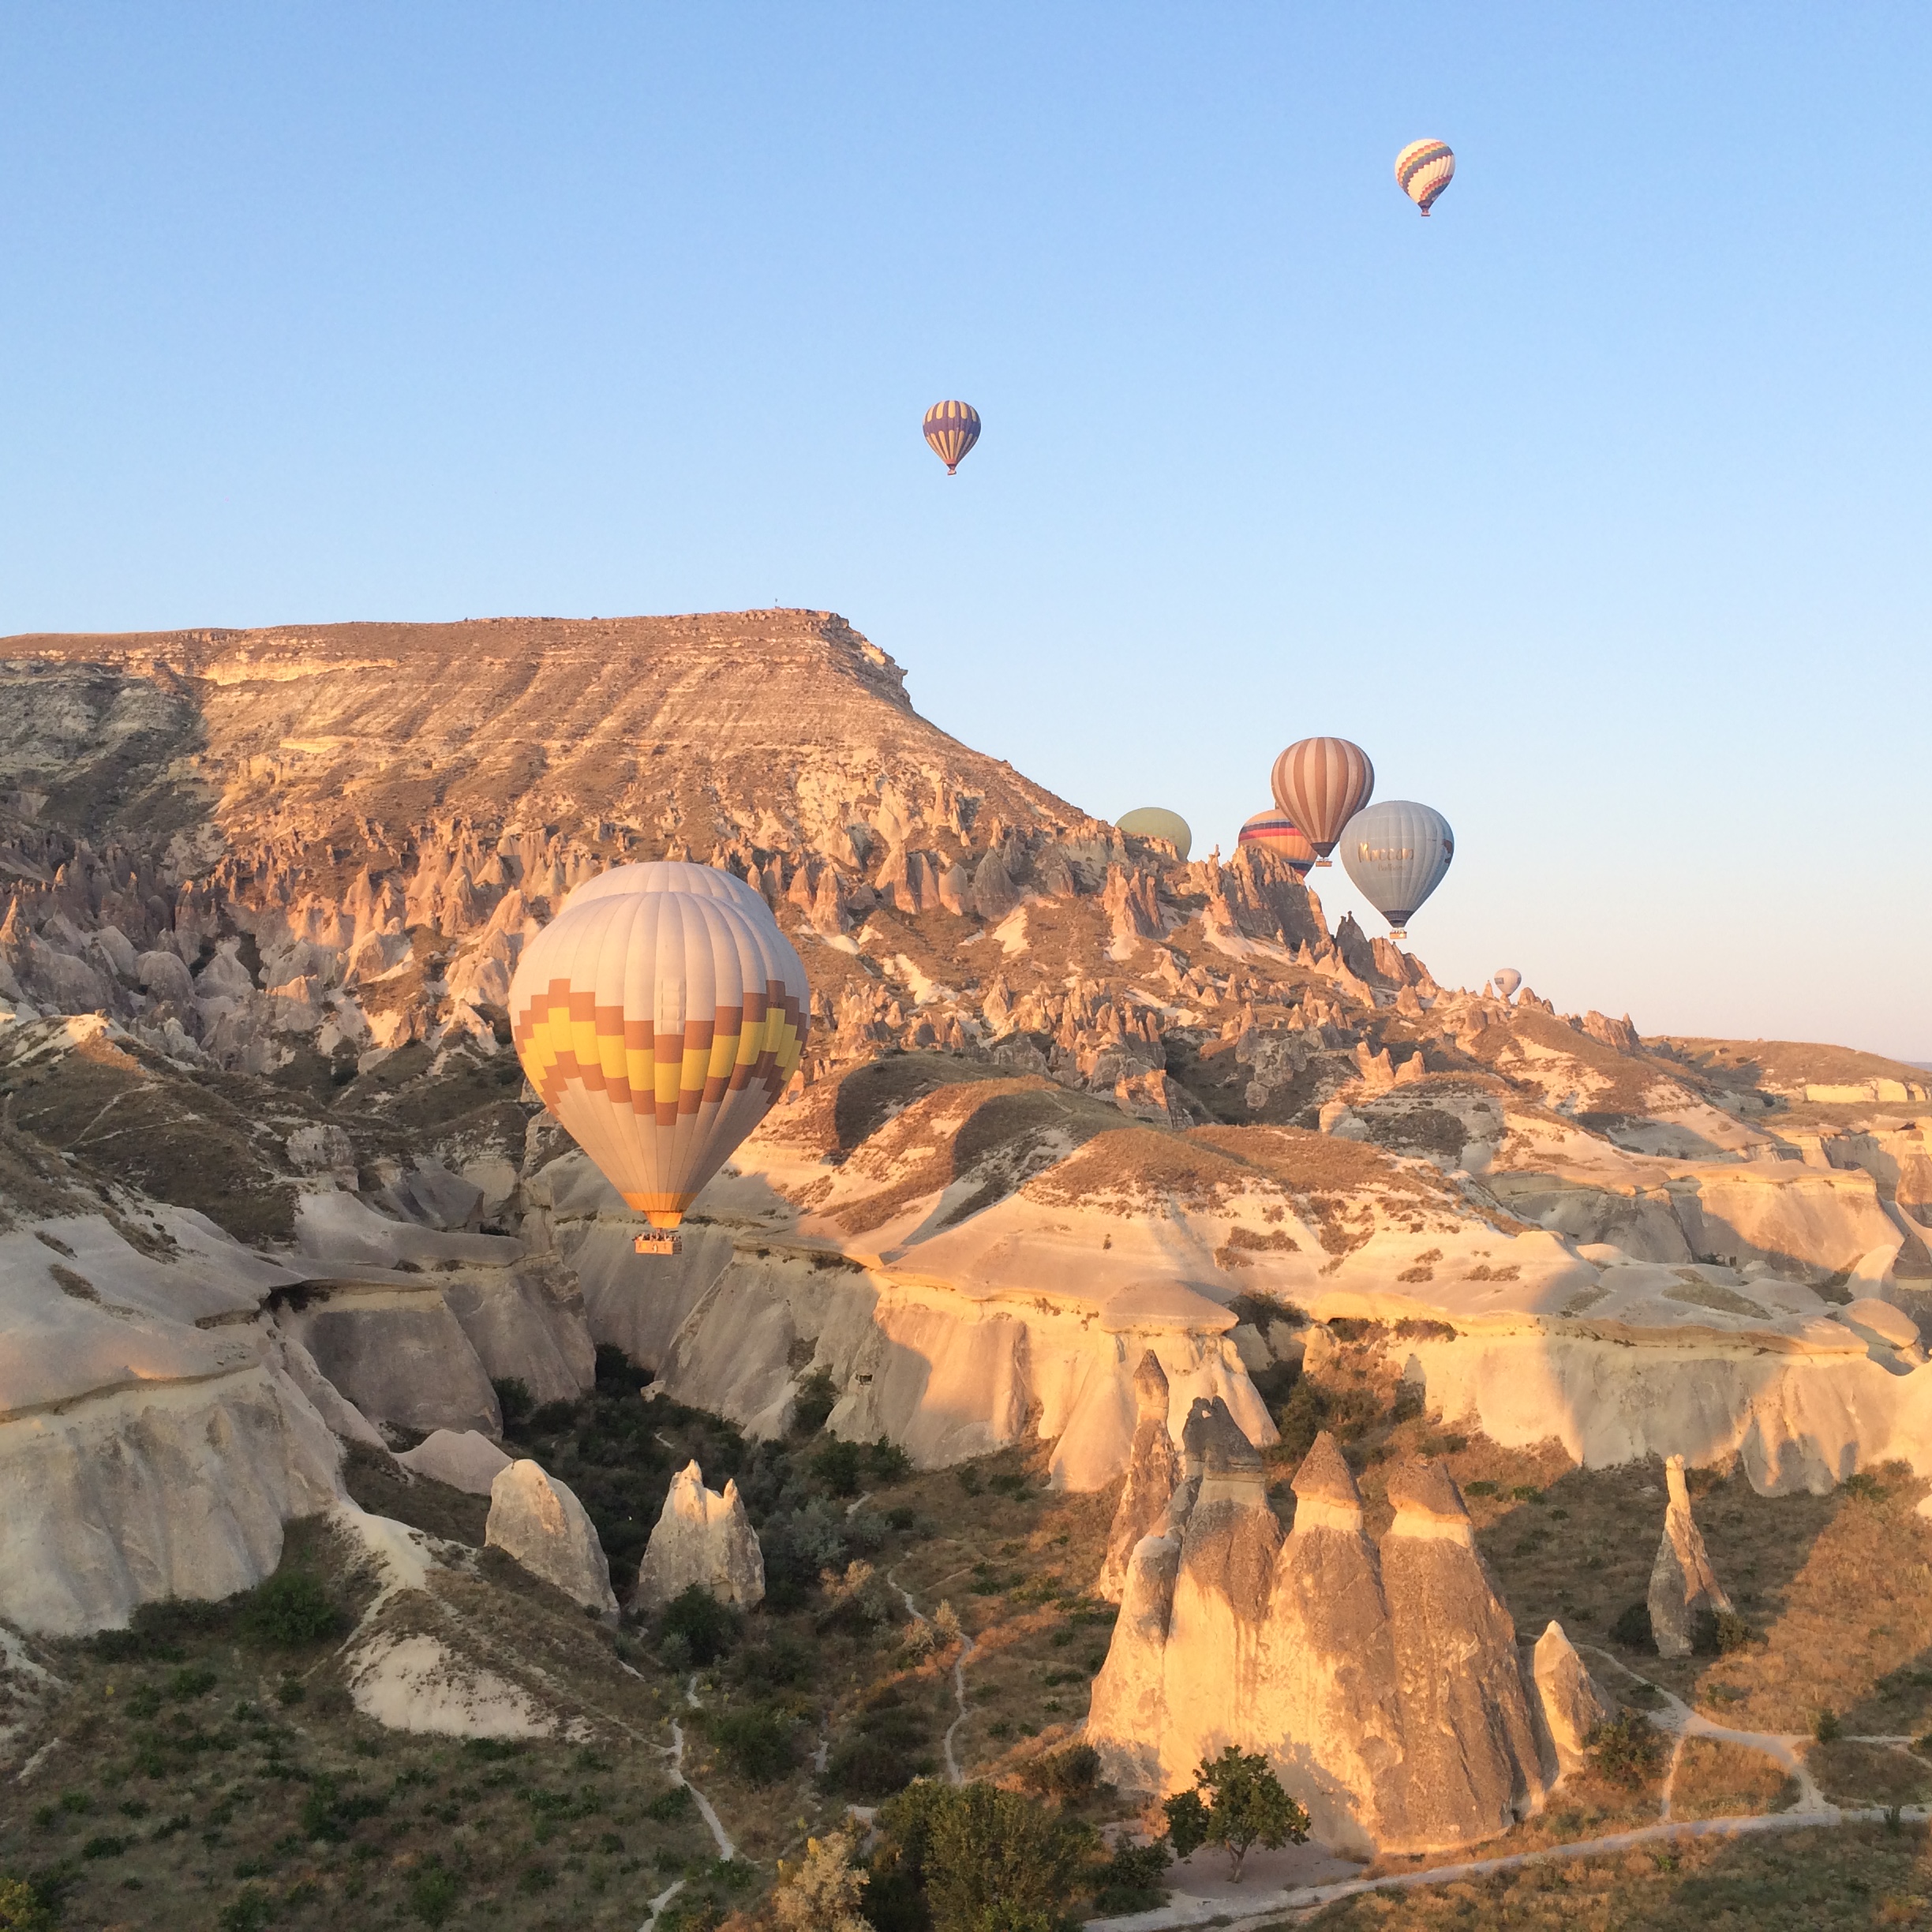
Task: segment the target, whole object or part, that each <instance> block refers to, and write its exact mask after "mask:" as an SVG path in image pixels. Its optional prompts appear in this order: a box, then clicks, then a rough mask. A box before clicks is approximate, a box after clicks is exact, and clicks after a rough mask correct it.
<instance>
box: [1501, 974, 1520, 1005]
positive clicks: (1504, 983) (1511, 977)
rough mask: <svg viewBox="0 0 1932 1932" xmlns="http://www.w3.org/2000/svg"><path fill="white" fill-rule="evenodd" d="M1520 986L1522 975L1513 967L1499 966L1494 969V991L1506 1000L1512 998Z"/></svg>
mask: <svg viewBox="0 0 1932 1932" xmlns="http://www.w3.org/2000/svg"><path fill="white" fill-rule="evenodd" d="M1521 985H1522V974H1521V973H1519V972H1518V971H1517V970H1516V968H1515V967H1514V966H1499V967H1498V968H1496V990H1497V991H1498V992H1499V993H1500V994H1502V995H1503V998H1505V999H1506V1000H1507V999H1511V998H1514V997H1515V992H1516V989H1517V988H1518V987H1519V986H1521Z"/></svg>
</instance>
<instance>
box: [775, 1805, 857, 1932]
mask: <svg viewBox="0 0 1932 1932" xmlns="http://www.w3.org/2000/svg"><path fill="white" fill-rule="evenodd" d="M852 1848H853V1847H852V1833H851V1832H850V1831H849V1830H848V1829H847V1828H846V1827H844V1826H843V1825H841V1827H840V1828H839V1829H837V1831H835V1832H833V1833H829V1835H828V1836H827V1837H823V1838H808V1839H807V1840H806V1841H805V1855H804V1857H803V1859H801V1860H800V1861H799V1863H797V1864H796V1865H788V1864H787V1863H784V1861H783V1860H782V1859H781V1861H780V1863H779V1866H778V1889H777V1890H776V1891H775V1892H773V1894H772V1916H773V1918H774V1919H777V1921H778V1923H779V1926H780V1927H781V1932H871V1926H870V1925H869V1924H868V1923H867V1920H866V1918H865V1916H864V1915H863V1912H861V1911H860V1910H859V1894H860V1893H862V1892H863V1891H864V1889H865V1888H866V1885H867V1874H866V1873H865V1872H863V1871H862V1870H859V1868H858V1867H857V1866H855V1865H854V1864H853V1863H852Z"/></svg>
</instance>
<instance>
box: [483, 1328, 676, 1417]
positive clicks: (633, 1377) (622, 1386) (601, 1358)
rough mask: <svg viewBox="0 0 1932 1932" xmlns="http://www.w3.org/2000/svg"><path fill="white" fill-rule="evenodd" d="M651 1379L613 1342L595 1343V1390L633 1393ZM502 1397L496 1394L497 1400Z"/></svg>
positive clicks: (623, 1393) (620, 1395)
mask: <svg viewBox="0 0 1932 1932" xmlns="http://www.w3.org/2000/svg"><path fill="white" fill-rule="evenodd" d="M650 1379H651V1372H650V1370H649V1369H648V1368H639V1367H638V1365H637V1364H636V1363H635V1362H634V1361H632V1360H631V1357H629V1356H628V1355H627V1354H625V1353H624V1352H623V1350H622V1349H620V1347H618V1346H617V1345H616V1342H599V1343H598V1344H597V1393H598V1394H599V1395H614V1396H617V1397H619V1398H623V1397H626V1396H633V1395H636V1394H637V1392H638V1390H639V1389H641V1388H642V1387H644V1385H645V1383H647V1382H649V1381H650ZM502 1399H503V1398H502V1395H500V1394H499V1395H498V1396H497V1400H498V1402H501V1401H502Z"/></svg>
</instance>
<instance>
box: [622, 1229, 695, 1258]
mask: <svg viewBox="0 0 1932 1932" xmlns="http://www.w3.org/2000/svg"><path fill="white" fill-rule="evenodd" d="M631 1248H632V1249H633V1250H634V1252H636V1253H638V1254H648V1255H675V1254H682V1253H683V1252H684V1241H683V1236H681V1235H678V1234H657V1233H655V1232H653V1233H652V1234H640V1235H639V1236H638V1237H637V1239H636V1240H635V1241H633V1242H632V1243H631Z"/></svg>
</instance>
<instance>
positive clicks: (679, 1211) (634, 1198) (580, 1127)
mask: <svg viewBox="0 0 1932 1932" xmlns="http://www.w3.org/2000/svg"><path fill="white" fill-rule="evenodd" d="M510 1019H511V1028H512V1032H513V1035H514V1037H515V1041H516V1049H517V1053H518V1055H519V1058H521V1059H522V1062H523V1070H524V1072H525V1073H527V1074H528V1075H529V1076H530V1084H531V1085H532V1086H533V1087H534V1088H536V1089H537V1094H538V1095H539V1096H540V1097H541V1099H542V1100H543V1103H544V1104H545V1106H547V1107H549V1110H550V1111H551V1112H552V1114H555V1115H556V1117H557V1118H558V1119H559V1120H560V1121H562V1122H563V1124H564V1126H565V1127H566V1128H567V1129H569V1131H570V1133H571V1137H572V1138H573V1139H574V1140H575V1141H576V1142H577V1144H578V1146H579V1147H581V1148H582V1149H583V1151H585V1152H586V1154H588V1155H590V1158H591V1159H592V1160H593V1161H594V1162H595V1163H597V1166H598V1168H599V1170H601V1172H602V1174H603V1175H604V1178H605V1179H606V1180H607V1181H609V1182H610V1184H611V1185H612V1187H614V1188H616V1190H617V1192H618V1193H620V1194H621V1195H622V1196H623V1198H624V1201H625V1203H626V1204H627V1206H629V1207H633V1208H635V1209H637V1210H638V1211H640V1212H641V1213H642V1214H644V1215H646V1216H647V1217H648V1218H649V1219H650V1224H651V1226H653V1228H656V1229H658V1230H661V1234H659V1236H658V1237H657V1238H656V1239H655V1240H652V1239H649V1238H646V1237H640V1239H639V1241H638V1249H639V1250H640V1252H646V1251H657V1252H663V1251H665V1250H666V1249H672V1247H673V1245H674V1237H672V1236H671V1230H673V1229H675V1228H676V1226H677V1225H678V1223H679V1222H680V1221H681V1220H682V1219H683V1215H684V1211H685V1209H686V1208H687V1207H689V1206H690V1205H691V1201H692V1200H693V1199H694V1198H695V1196H696V1195H697V1193H698V1189H701V1188H702V1186H703V1185H704V1184H705V1183H706V1181H709V1180H710V1178H711V1177H712V1176H713V1174H716V1173H717V1170H718V1169H719V1168H720V1167H721V1166H723V1165H724V1164H725V1161H726V1159H728V1157H729V1156H730V1154H731V1152H732V1149H733V1148H736V1146H737V1145H738V1144H739V1141H741V1140H743V1139H744V1137H745V1136H746V1135H747V1134H748V1133H751V1130H752V1129H753V1128H754V1127H755V1126H756V1125H758V1122H759V1121H761V1120H762V1119H763V1118H764V1117H765V1114H766V1110H767V1109H769V1106H771V1104H772V1103H773V1101H774V1100H776V1099H777V1098H778V1096H779V1095H780V1094H781V1093H782V1092H783V1091H784V1087H785V1083H786V1082H787V1081H788V1080H790V1079H791V1077H792V1074H793V1073H794V1072H795V1071H796V1069H797V1067H798V1063H799V1056H800V1054H802V1053H803V1050H804V1045H805V1032H806V1028H807V1025H808V1024H810V1020H811V987H810V986H809V985H808V983H807V980H806V977H805V968H804V967H803V964H801V963H800V961H799V956H798V954H797V953H796V952H795V951H794V950H793V949H792V943H791V942H790V941H789V940H788V939H787V938H785V936H784V934H783V933H781V931H780V930H778V925H777V921H776V920H775V919H773V917H772V915H771V912H770V910H769V908H768V907H767V906H766V904H765V901H764V900H762V898H760V897H758V894H757V893H755V892H754V891H753V890H752V889H751V887H750V886H747V885H746V884H745V883H744V882H743V880H742V879H738V878H733V877H732V875H731V874H729V873H728V872H722V871H718V870H717V869H716V868H715V867H710V866H700V865H688V864H685V863H682V862H680V861H678V860H675V859H660V860H657V861H655V862H653V863H650V864H648V865H633V866H619V867H614V868H613V869H612V871H608V872H605V873H601V874H599V875H598V876H597V878H593V879H590V880H588V881H586V882H585V883H584V884H583V885H582V886H578V888H577V889H576V890H575V892H573V893H571V895H570V896H569V897H568V898H567V899H566V900H564V904H563V906H562V908H560V911H559V912H558V914H557V915H556V918H555V919H552V921H551V923H549V925H548V926H546V927H545V928H544V929H543V930H542V931H541V932H540V933H539V934H537V936H536V938H534V939H532V940H531V941H530V943H529V944H528V945H526V946H525V947H524V949H523V952H522V957H521V958H520V959H519V960H518V961H517V969H516V975H515V978H514V979H512V980H511V984H510Z"/></svg>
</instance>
